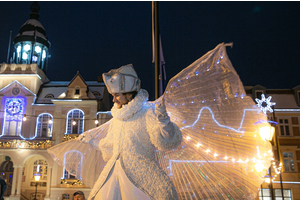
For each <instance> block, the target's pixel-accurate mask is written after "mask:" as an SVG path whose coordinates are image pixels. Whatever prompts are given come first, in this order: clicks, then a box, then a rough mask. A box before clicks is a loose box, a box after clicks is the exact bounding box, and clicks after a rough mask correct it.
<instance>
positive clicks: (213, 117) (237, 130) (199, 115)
mask: <svg viewBox="0 0 300 200" xmlns="http://www.w3.org/2000/svg"><path fill="white" fill-rule="evenodd" d="M204 109H207V110H209V112H210V113H211V115H212V119H213V120H214V122H215V123H216V124H217V125H218V126H220V127H222V128H226V129H230V130H233V131H235V132H237V133H244V131H241V130H240V129H241V128H242V126H243V123H244V118H245V115H246V111H256V112H259V110H258V109H244V111H243V117H242V120H241V123H240V127H239V128H238V129H235V128H232V127H229V126H225V125H222V124H220V123H219V122H218V121H217V120H216V119H215V115H214V113H213V111H212V110H211V109H210V108H209V107H203V108H201V109H200V111H199V114H198V117H197V119H196V120H195V122H194V123H193V124H192V125H187V126H184V127H182V128H181V129H180V130H183V129H186V128H190V127H193V126H194V125H195V124H196V123H197V122H198V121H199V120H200V117H201V114H202V111H203V110H204Z"/></svg>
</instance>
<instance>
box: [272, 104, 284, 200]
mask: <svg viewBox="0 0 300 200" xmlns="http://www.w3.org/2000/svg"><path fill="white" fill-rule="evenodd" d="M273 121H275V109H274V106H273ZM275 143H276V148H277V159H278V161H279V163H280V159H279V158H280V152H279V148H278V147H279V141H278V137H277V134H276V133H275ZM279 178H280V189H281V198H282V200H283V199H284V197H283V185H282V176H281V172H280V174H279Z"/></svg>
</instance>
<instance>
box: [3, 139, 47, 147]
mask: <svg viewBox="0 0 300 200" xmlns="http://www.w3.org/2000/svg"><path fill="white" fill-rule="evenodd" d="M51 146H52V141H50V140H46V141H38V142H32V141H30V142H29V141H26V140H10V141H5V142H0V148H31V149H46V148H49V147H51Z"/></svg>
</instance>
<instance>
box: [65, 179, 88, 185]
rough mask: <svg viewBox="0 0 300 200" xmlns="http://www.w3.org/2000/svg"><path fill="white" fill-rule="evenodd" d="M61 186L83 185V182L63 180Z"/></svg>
mask: <svg viewBox="0 0 300 200" xmlns="http://www.w3.org/2000/svg"><path fill="white" fill-rule="evenodd" d="M60 184H62V185H65V184H66V185H83V183H82V181H81V180H79V179H76V180H70V179H61V180H60Z"/></svg>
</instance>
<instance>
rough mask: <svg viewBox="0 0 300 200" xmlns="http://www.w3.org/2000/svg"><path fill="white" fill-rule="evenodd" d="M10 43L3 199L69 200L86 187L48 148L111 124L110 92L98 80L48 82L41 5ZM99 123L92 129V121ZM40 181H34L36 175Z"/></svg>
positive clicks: (0, 158) (1, 160)
mask: <svg viewBox="0 0 300 200" xmlns="http://www.w3.org/2000/svg"><path fill="white" fill-rule="evenodd" d="M30 9H31V11H32V12H31V14H30V19H29V20H28V21H26V22H25V23H24V24H23V25H22V26H21V28H20V31H19V34H18V35H16V36H15V37H14V39H13V42H14V47H15V52H14V54H13V56H12V58H11V59H10V63H2V64H1V65H0V176H1V177H2V178H3V179H5V181H6V183H7V185H8V188H7V190H6V192H5V199H9V200H13V199H18V200H19V199H24V200H25V199H27V200H28V199H29V200H31V199H35V198H36V199H53V200H54V199H55V200H58V199H72V198H73V196H72V195H73V193H74V192H75V191H78V190H82V191H83V192H84V193H85V194H86V196H88V195H89V192H90V188H89V187H87V186H85V185H84V183H82V182H81V181H80V180H78V179H77V178H76V177H74V176H72V175H70V174H68V172H67V171H65V170H64V168H63V167H61V166H58V165H57V164H56V163H55V162H54V161H53V159H52V157H51V156H50V155H49V154H48V153H47V149H48V148H49V147H51V146H53V145H56V144H59V143H61V142H64V141H66V140H70V139H74V138H76V137H77V136H78V135H79V134H80V133H82V132H84V131H86V130H89V129H92V128H95V127H96V126H98V125H99V124H102V123H104V122H106V121H107V120H109V115H107V114H106V112H105V111H107V110H110V107H111V105H110V104H111V100H110V97H109V93H108V92H107V89H106V87H105V85H104V83H103V81H102V79H101V77H100V78H99V77H98V78H99V81H98V80H95V81H85V80H84V78H83V77H82V76H81V75H80V73H79V72H77V73H76V74H75V75H74V78H73V79H72V80H66V81H50V80H49V79H48V77H47V75H46V70H47V69H46V66H47V61H48V49H49V47H50V42H49V41H48V38H47V36H46V31H45V29H44V28H43V26H42V24H41V23H40V22H39V20H38V17H39V15H38V11H39V9H40V8H39V5H38V4H37V3H36V2H35V3H33V4H32V5H31V7H30ZM96 120H97V121H98V124H95V121H96ZM35 175H39V176H40V180H39V181H35V179H34V176H35Z"/></svg>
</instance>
